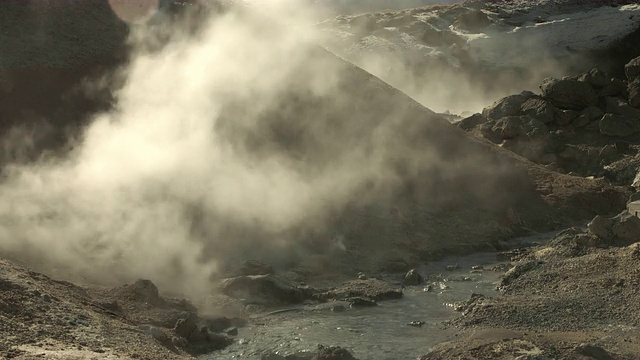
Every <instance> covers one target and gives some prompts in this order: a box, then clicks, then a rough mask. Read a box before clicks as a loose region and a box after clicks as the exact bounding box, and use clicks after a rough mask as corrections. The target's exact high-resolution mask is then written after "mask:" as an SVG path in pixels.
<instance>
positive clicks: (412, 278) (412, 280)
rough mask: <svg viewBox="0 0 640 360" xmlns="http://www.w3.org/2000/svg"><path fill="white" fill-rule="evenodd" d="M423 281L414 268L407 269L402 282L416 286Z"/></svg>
mask: <svg viewBox="0 0 640 360" xmlns="http://www.w3.org/2000/svg"><path fill="white" fill-rule="evenodd" d="M423 282H424V278H423V277H422V275H420V273H419V272H418V271H417V270H416V269H411V270H409V271H408V272H407V273H406V274H405V275H404V279H403V280H402V283H403V284H404V285H406V286H416V285H420V284H422V283H423Z"/></svg>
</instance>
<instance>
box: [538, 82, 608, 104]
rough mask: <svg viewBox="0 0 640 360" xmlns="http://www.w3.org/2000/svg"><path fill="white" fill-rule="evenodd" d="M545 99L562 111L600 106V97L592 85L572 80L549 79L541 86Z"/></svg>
mask: <svg viewBox="0 0 640 360" xmlns="http://www.w3.org/2000/svg"><path fill="white" fill-rule="evenodd" d="M540 89H541V90H542V95H543V97H544V98H545V99H547V100H549V101H551V103H552V104H553V105H555V106H557V107H559V108H561V109H568V110H582V109H584V108H586V107H589V106H595V105H597V104H598V95H597V94H596V92H595V91H594V90H593V88H592V87H591V85H590V84H588V83H585V82H582V81H578V80H570V79H563V80H559V79H555V78H547V79H545V80H544V81H543V82H542V84H541V85H540Z"/></svg>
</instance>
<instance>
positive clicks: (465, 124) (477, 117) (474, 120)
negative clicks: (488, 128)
mask: <svg viewBox="0 0 640 360" xmlns="http://www.w3.org/2000/svg"><path fill="white" fill-rule="evenodd" d="M485 122H487V118H485V117H484V116H482V115H481V114H473V115H471V116H469V117H466V118H464V119H462V120H460V121H458V123H457V124H456V126H458V127H459V128H460V129H462V130H465V131H468V130H471V129H473V128H475V127H476V126H478V125H480V124H484V123H485Z"/></svg>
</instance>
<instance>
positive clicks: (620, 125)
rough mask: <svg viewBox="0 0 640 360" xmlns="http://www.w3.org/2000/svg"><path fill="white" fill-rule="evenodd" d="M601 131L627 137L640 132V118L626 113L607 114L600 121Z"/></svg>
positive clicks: (610, 134) (604, 133)
mask: <svg viewBox="0 0 640 360" xmlns="http://www.w3.org/2000/svg"><path fill="white" fill-rule="evenodd" d="M599 129H600V133H601V134H603V135H609V136H619V137H626V136H631V135H633V134H635V133H637V132H640V118H631V117H628V116H625V115H617V114H605V115H604V116H603V117H602V119H600V123H599Z"/></svg>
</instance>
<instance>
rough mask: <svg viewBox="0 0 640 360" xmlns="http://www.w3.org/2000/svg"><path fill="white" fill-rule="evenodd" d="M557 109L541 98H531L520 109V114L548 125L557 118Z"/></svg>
mask: <svg viewBox="0 0 640 360" xmlns="http://www.w3.org/2000/svg"><path fill="white" fill-rule="evenodd" d="M555 110H556V109H555V107H554V106H553V105H552V104H551V103H550V102H548V101H546V100H544V99H541V98H530V99H528V100H527V101H525V102H524V103H523V104H522V106H521V107H520V113H522V114H524V115H529V116H531V117H532V118H534V119H537V120H539V121H540V122H542V123H544V124H547V123H550V122H552V121H553V119H554V118H555Z"/></svg>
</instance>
